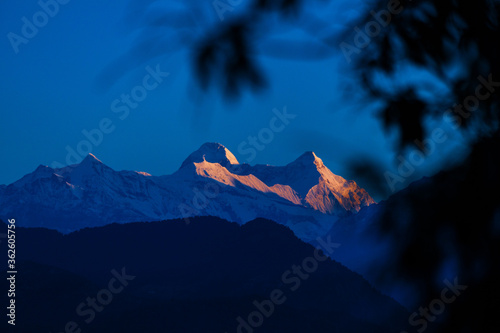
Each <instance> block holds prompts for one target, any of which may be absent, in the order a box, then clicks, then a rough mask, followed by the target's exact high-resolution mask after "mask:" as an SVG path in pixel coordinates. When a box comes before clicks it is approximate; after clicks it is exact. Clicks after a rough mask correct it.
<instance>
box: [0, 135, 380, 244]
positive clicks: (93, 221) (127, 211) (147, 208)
mask: <svg viewBox="0 0 500 333" xmlns="http://www.w3.org/2000/svg"><path fill="white" fill-rule="evenodd" d="M372 203H374V201H373V199H372V198H371V197H370V196H369V195H368V193H366V191H365V190H363V189H362V188H360V187H359V186H357V185H356V183H355V182H353V181H346V180H345V179H343V178H342V177H340V176H337V175H334V174H333V173H332V172H331V171H330V170H328V168H327V167H326V166H324V164H323V162H322V161H321V159H319V158H318V157H317V156H316V155H315V154H314V153H312V152H308V153H305V154H303V155H302V156H300V157H299V158H298V159H297V160H295V161H293V162H292V163H290V164H288V165H286V166H284V167H274V166H267V165H256V166H250V165H248V164H239V163H238V160H237V159H236V158H235V157H234V155H233V154H232V153H231V152H230V151H229V150H228V149H227V148H226V147H224V146H223V145H221V144H218V143H206V144H203V145H202V146H201V147H200V148H199V149H198V150H197V151H195V152H193V153H192V154H190V155H189V156H188V157H187V158H186V160H185V161H184V162H183V163H182V165H181V167H180V169H179V170H178V171H176V172H175V173H174V174H172V175H168V176H161V177H155V176H151V175H149V174H147V173H145V172H136V171H115V170H113V169H111V168H110V167H108V166H106V165H105V164H103V163H102V162H101V161H100V160H99V159H97V158H96V157H95V156H94V155H92V154H89V155H88V156H87V157H86V158H85V159H84V160H83V161H82V162H81V163H80V164H75V165H71V166H67V167H63V168H59V169H52V168H50V167H47V166H39V167H38V168H37V169H36V170H35V171H34V172H32V173H30V174H28V175H26V176H24V177H23V178H21V179H20V180H18V181H17V182H15V183H13V184H11V185H8V186H6V187H2V188H0V218H2V219H7V218H13V217H14V218H16V221H18V224H19V225H20V226H29V227H48V228H52V229H57V230H60V231H62V232H69V231H73V230H78V229H81V228H85V227H93V226H100V225H105V224H109V223H113V222H118V223H127V222H134V221H153V220H164V219H171V218H179V217H181V218H182V217H184V218H186V217H190V216H201V215H212V216H217V217H221V218H224V219H227V220H230V221H235V222H238V223H245V222H247V221H250V220H252V219H255V218H258V217H264V218H268V219H272V220H274V221H276V222H278V223H281V224H284V225H287V226H289V227H290V228H291V229H292V230H294V232H296V234H297V235H298V236H299V237H301V238H302V239H304V240H306V241H308V240H311V239H314V238H315V237H316V236H317V235H319V234H320V233H321V232H322V231H326V230H328V229H329V228H331V226H332V223H334V222H335V221H336V220H337V219H338V217H339V216H344V215H347V214H351V213H355V212H357V211H358V210H359V209H360V208H361V207H363V206H367V205H370V204H372Z"/></svg>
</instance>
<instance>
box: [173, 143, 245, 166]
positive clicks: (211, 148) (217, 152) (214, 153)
mask: <svg viewBox="0 0 500 333" xmlns="http://www.w3.org/2000/svg"><path fill="white" fill-rule="evenodd" d="M203 161H207V162H210V163H219V164H220V165H222V166H224V167H225V166H228V165H231V164H239V162H238V160H237V159H236V157H235V156H234V155H233V153H231V152H230V151H229V149H227V148H226V147H224V146H223V145H221V144H220V143H216V142H207V143H204V144H203V145H201V147H200V148H198V150H196V151H195V152H193V153H191V155H189V156H188V158H186V159H185V160H184V162H183V163H182V165H181V168H183V167H185V166H186V165H192V164H193V163H201V162H203Z"/></svg>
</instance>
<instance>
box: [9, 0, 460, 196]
mask: <svg viewBox="0 0 500 333" xmlns="http://www.w3.org/2000/svg"><path fill="white" fill-rule="evenodd" d="M42 2H44V0H42ZM45 2H47V3H52V1H51V0H48V1H45ZM61 2H64V1H62V0H61ZM151 2H152V1H143V2H142V3H145V4H149V3H151ZM132 3H136V4H137V3H138V2H137V1H134V2H132ZM172 3H174V4H172ZM320 3H321V2H320ZM187 6H192V7H189V8H188V7H187ZM321 6H322V5H318V6H313V5H312V4H311V7H308V10H311V11H313V12H314V11H316V12H317V13H318V14H321V15H324V16H325V15H326V16H325V18H327V19H329V22H336V24H334V25H331V26H330V27H329V29H330V30H331V31H340V29H342V28H345V27H346V26H345V25H344V22H347V21H348V19H349V18H352V17H353V16H355V15H356V13H362V12H363V11H365V10H366V11H369V10H370V8H363V7H361V6H360V2H353V1H339V2H336V1H335V2H334V4H332V5H330V6H328V7H327V8H322V7H321ZM48 8H49V9H48V10H49V11H50V10H52V11H54V13H53V14H54V15H53V17H50V16H48V15H46V16H44V15H43V14H42V15H41V14H39V12H40V10H41V7H40V4H39V3H37V1H34V0H26V1H22V3H18V2H2V4H1V5H0V30H1V35H2V36H3V37H2V39H1V42H0V54H1V55H2V61H1V62H0V73H1V74H2V80H0V91H1V92H2V104H1V105H2V106H1V109H2V111H1V117H2V118H1V122H0V142H1V145H0V155H1V156H3V160H2V164H1V167H0V171H1V172H0V184H9V183H11V182H13V181H15V180H17V179H19V178H21V177H22V176H23V175H24V174H26V173H29V172H31V171H33V170H34V169H35V168H36V167H37V166H38V165H39V164H45V165H49V166H50V165H56V164H55V163H56V162H58V163H61V164H66V157H67V154H68V152H67V147H69V148H70V149H72V150H75V151H77V150H78V147H79V146H78V145H79V144H80V148H81V151H83V150H84V148H87V147H88V146H87V145H86V144H82V143H81V142H82V141H84V140H88V139H87V138H86V137H85V135H84V134H83V133H82V131H84V130H86V131H89V132H91V133H94V134H95V131H94V132H92V130H93V129H96V128H99V126H100V125H101V126H102V127H103V128H104V129H105V130H106V131H107V132H109V133H104V134H103V135H102V140H101V138H100V136H99V135H95V137H94V139H95V140H97V141H95V142H96V144H91V146H90V148H91V152H92V153H93V154H94V155H96V156H97V157H98V158H100V159H101V160H102V161H103V162H104V163H106V164H107V165H109V166H110V167H112V168H114V169H116V170H122V169H127V170H138V171H146V172H149V173H151V174H153V175H163V174H169V173H172V172H174V171H175V170H176V169H177V168H178V167H179V166H180V165H181V163H182V161H183V160H184V158H186V157H187V156H188V155H189V154H190V153H191V152H192V151H193V150H195V149H197V148H198V147H199V146H200V145H201V144H202V143H204V142H207V141H216V142H220V143H222V144H224V145H225V146H226V147H227V148H228V149H230V150H231V151H232V152H233V154H234V155H235V156H236V157H237V158H238V159H239V160H240V162H249V163H251V164H256V163H265V164H273V165H284V164H286V163H288V162H291V161H292V160H294V159H295V158H297V157H298V156H299V155H301V154H302V153H303V152H304V151H308V150H312V151H314V152H316V154H317V155H318V156H319V157H320V158H322V159H323V161H324V162H325V164H326V165H327V166H328V167H329V168H330V169H331V170H332V171H333V172H334V173H336V174H339V175H341V176H344V177H346V178H352V176H353V175H352V172H351V170H350V169H349V168H348V162H349V161H352V160H356V159H359V158H361V157H362V156H370V157H371V158H373V159H376V160H377V161H378V162H379V163H380V164H381V165H382V166H384V168H385V169H387V170H393V171H394V170H395V167H396V166H397V165H396V164H395V163H394V160H395V153H394V149H393V148H394V138H395V134H394V133H393V134H391V135H390V136H387V134H386V133H384V131H383V129H382V128H381V126H380V123H379V121H378V120H376V119H375V117H374V115H373V113H372V112H370V111H362V106H361V105H360V104H359V103H358V102H357V95H356V91H357V87H355V86H347V85H346V81H345V80H344V79H343V76H342V75H345V71H344V72H342V73H343V74H340V73H341V71H340V69H344V70H345V69H349V66H351V65H350V64H348V63H347V62H346V60H345V59H344V57H343V55H342V53H341V51H340V49H339V48H338V47H336V46H335V45H334V46H333V47H331V48H330V50H329V51H328V52H327V56H319V57H314V56H311V55H310V54H309V53H308V52H306V51H305V48H304V49H303V51H304V52H303V53H304V54H303V57H301V54H300V52H298V53H299V54H292V53H290V52H289V53H288V54H280V52H276V48H277V46H276V45H280V44H276V43H275V42H274V41H273V40H266V39H265V38H263V39H261V40H260V41H259V43H260V44H259V46H260V49H261V50H263V52H262V54H263V55H261V56H259V58H258V60H259V62H260V64H261V66H262V68H263V70H264V72H265V73H266V75H267V78H268V83H269V85H268V88H267V89H266V90H263V91H262V92H259V93H251V92H248V93H245V95H244V96H242V98H240V99H238V100H236V101H233V102H229V101H228V100H226V99H225V98H224V97H223V96H222V94H221V92H220V90H217V89H215V87H213V88H212V89H210V91H208V92H203V91H201V90H200V89H199V88H198V84H197V80H196V77H195V75H194V74H193V70H192V62H191V59H192V58H191V56H192V52H191V49H190V46H193V45H196V44H193V41H195V40H196V38H199V37H201V36H203V35H204V34H206V33H207V31H210V29H216V28H217V24H220V20H219V17H218V14H217V12H216V10H215V9H214V8H213V6H212V1H208V0H207V1H204V2H202V1H163V2H162V1H159V2H157V4H156V5H154V6H149V7H148V6H147V5H142V6H141V5H135V6H131V5H130V2H128V1H121V2H119V3H115V2H106V1H105V2H101V1H95V0H91V1H76V0H72V1H69V2H68V3H67V4H64V5H59V9H58V11H57V13H56V12H55V9H54V7H48ZM179 8H180V9H183V10H186V8H187V12H188V13H190V14H191V15H192V16H195V18H196V22H197V24H199V25H198V26H197V27H196V28H190V29H191V30H190V29H187V30H186V29H185V28H184V27H183V26H182V25H183V23H185V22H184V21H183V19H182V18H181V17H178V16H177V15H176V14H174V15H171V17H172V18H175V17H177V19H178V20H177V21H176V22H175V24H174V23H172V25H173V27H170V28H168V29H167V28H164V27H160V28H158V27H156V28H147V27H146V26H147V22H151V21H152V20H154V19H155V17H156V15H158V13H166V14H168V13H174V10H178V9H179ZM193 8H196V9H199V10H200V12H197V11H196V10H194V9H193ZM144 9H146V10H144ZM201 9H203V10H201ZM242 11H244V4H242V5H240V6H238V7H237V8H235V9H234V11H233V12H227V13H225V14H224V15H225V19H231V15H238V14H239V13H240V12H242ZM37 13H38V14H37ZM199 15H202V16H199ZM33 16H35V19H37V20H39V21H38V23H39V25H40V27H39V28H38V31H37V32H34V31H30V30H29V29H25V31H24V33H25V34H26V33H27V34H28V36H29V38H26V39H23V40H22V42H20V39H18V37H14V34H15V35H17V36H20V37H22V38H24V37H23V31H22V28H23V25H25V22H24V21H23V17H26V18H27V19H28V20H29V21H30V22H33ZM45 19H46V22H44V20H45ZM45 23H46V24H45ZM280 24H281V23H279V24H278V25H277V26H278V28H277V29H275V31H276V35H277V36H279V37H282V38H283V39H284V40H289V41H290V40H291V41H300V42H305V43H307V42H308V41H309V40H310V39H311V37H310V36H308V35H307V34H306V33H304V32H303V30H301V29H300V28H299V27H300V26H297V27H294V26H293V25H288V26H286V28H285V24H282V25H280ZM273 27H275V26H273ZM273 29H274V28H273ZM29 34H31V35H29ZM269 35H271V34H269ZM12 41H14V42H12ZM137 45H141V46H140V47H137ZM306 45H307V44H306ZM134 47H135V49H134ZM16 48H17V51H18V52H17V53H16ZM131 49H132V50H135V51H132V52H130V50H131ZM278 51H279V50H278ZM296 52H297V51H296ZM297 55H298V58H305V59H302V60H296V59H295V58H297ZM359 56H362V53H361V54H360V55H359ZM294 59H295V60H294ZM148 66H149V67H148ZM147 67H148V68H149V69H147ZM156 68H159V70H160V71H161V72H168V73H169V75H168V76H166V74H165V75H163V76H160V77H159V78H158V80H156V81H155V79H154V77H151V78H150V77H146V76H147V75H148V74H150V72H151V71H154V70H155V69H156ZM158 81H161V82H158ZM157 83H158V84H157ZM145 86H146V87H147V88H148V89H150V90H148V89H145ZM346 92H347V93H346ZM131 93H133V94H135V96H136V98H138V99H139V100H141V101H140V102H139V103H137V105H136V104H135V102H134V101H133V100H132V101H131V102H129V103H132V104H129V106H128V107H125V105H126V101H124V100H122V98H123V96H122V94H125V95H127V94H129V95H130V94H131ZM145 94H147V95H145ZM117 99H118V101H117ZM142 99H143V100H142ZM285 106H286V109H287V112H288V113H289V114H293V115H296V117H295V118H294V119H290V122H289V124H287V125H286V126H285V128H284V129H283V130H280V131H279V132H276V133H273V136H274V137H273V139H272V140H270V139H269V140H268V141H270V142H268V143H266V144H264V145H263V146H264V147H265V148H264V149H263V150H262V151H259V152H258V153H257V154H256V156H255V158H253V159H251V158H250V157H251V156H250V154H248V153H245V150H243V149H239V148H238V147H247V148H248V145H247V146H244V142H245V141H247V142H248V141H249V140H248V137H249V136H251V135H253V136H256V135H258V133H259V132H261V131H263V129H265V128H269V127H270V122H271V121H272V119H273V117H275V113H273V109H278V110H283V108H284V107H285ZM126 108H128V111H125V110H126ZM120 117H121V118H122V119H121V118H120ZM275 128H276V126H275ZM280 128H281V127H280ZM264 132H266V133H263V134H262V135H263V137H264V138H268V137H266V134H267V135H269V131H268V130H264ZM266 140H267V139H266ZM450 142H451V140H450V141H447V142H445V143H443V144H441V145H440V146H439V147H438V153H436V154H433V155H432V156H430V159H429V160H430V161H429V162H428V164H432V165H436V163H435V162H436V161H438V160H440V159H443V158H445V157H446V154H445V153H444V152H445V151H447V150H448V148H449V146H450V145H451V143H450ZM261 144H262V143H261ZM435 170H436V167H432V168H429V167H426V166H425V165H423V166H421V167H419V168H417V170H416V172H415V173H414V174H412V176H411V178H412V179H414V178H418V177H421V176H422V175H425V174H432V173H433V172H435ZM361 185H363V183H361ZM376 199H380V198H376Z"/></svg>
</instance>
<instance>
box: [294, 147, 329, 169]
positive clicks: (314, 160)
mask: <svg viewBox="0 0 500 333" xmlns="http://www.w3.org/2000/svg"><path fill="white" fill-rule="evenodd" d="M289 165H302V166H310V165H315V166H316V167H317V168H318V169H319V168H322V167H324V164H323V160H321V158H319V157H318V156H316V154H315V153H314V152H312V151H307V152H305V153H304V154H302V155H300V156H299V157H298V158H297V159H296V160H295V161H293V162H292V163H290V164H289Z"/></svg>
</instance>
